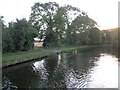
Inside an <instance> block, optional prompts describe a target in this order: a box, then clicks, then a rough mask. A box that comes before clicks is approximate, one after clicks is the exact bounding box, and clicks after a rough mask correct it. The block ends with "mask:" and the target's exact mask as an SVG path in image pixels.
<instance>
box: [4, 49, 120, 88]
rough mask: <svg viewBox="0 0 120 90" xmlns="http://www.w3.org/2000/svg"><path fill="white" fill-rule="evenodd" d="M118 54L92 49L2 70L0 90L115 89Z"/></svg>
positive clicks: (115, 51)
mask: <svg viewBox="0 0 120 90" xmlns="http://www.w3.org/2000/svg"><path fill="white" fill-rule="evenodd" d="M118 68H120V64H119V62H118V52H117V50H114V49H112V48H110V47H108V48H107V47H102V48H101V47H93V48H86V49H81V50H76V51H73V52H69V53H62V54H56V55H51V56H49V57H47V58H45V59H42V60H35V61H32V62H28V63H24V64H21V65H16V66H11V67H9V68H5V69H3V76H2V77H3V81H2V82H3V89H5V90H6V89H10V90H11V89H15V88H118V84H119V81H118Z"/></svg>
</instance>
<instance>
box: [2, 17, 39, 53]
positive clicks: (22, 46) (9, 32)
mask: <svg viewBox="0 0 120 90" xmlns="http://www.w3.org/2000/svg"><path fill="white" fill-rule="evenodd" d="M37 35H38V32H37V31H36V30H35V29H34V28H32V27H31V26H30V25H29V23H28V22H27V21H26V20H25V19H21V20H17V22H11V23H9V26H8V27H6V28H5V29H3V52H13V51H23V50H28V49H30V48H32V46H33V38H34V37H36V36H37Z"/></svg>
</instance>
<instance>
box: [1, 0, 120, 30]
mask: <svg viewBox="0 0 120 90" xmlns="http://www.w3.org/2000/svg"><path fill="white" fill-rule="evenodd" d="M35 2H41V3H45V2H57V3H58V4H59V5H61V6H63V5H65V4H69V5H72V6H75V7H78V8H80V10H82V11H85V12H86V13H87V14H88V16H89V17H90V18H92V19H93V20H95V21H96V22H97V23H98V26H99V28H100V29H109V28H116V27H118V2H119V0H0V16H4V21H5V22H6V23H8V22H11V21H15V20H16V18H18V19H21V18H26V19H27V20H29V16H30V13H31V7H32V6H33V5H34V3H35Z"/></svg>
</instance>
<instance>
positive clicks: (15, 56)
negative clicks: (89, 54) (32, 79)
mask: <svg viewBox="0 0 120 90" xmlns="http://www.w3.org/2000/svg"><path fill="white" fill-rule="evenodd" d="M90 47H101V46H75V47H59V48H47V49H43V48H41V49H35V50H30V51H22V52H15V53H5V54H3V57H2V66H0V68H6V67H9V66H13V65H17V64H22V63H26V62H30V61H33V60H37V59H43V58H46V57H48V56H50V55H52V54H60V53H66V52H71V51H74V50H77V49H80V50H82V49H87V48H90Z"/></svg>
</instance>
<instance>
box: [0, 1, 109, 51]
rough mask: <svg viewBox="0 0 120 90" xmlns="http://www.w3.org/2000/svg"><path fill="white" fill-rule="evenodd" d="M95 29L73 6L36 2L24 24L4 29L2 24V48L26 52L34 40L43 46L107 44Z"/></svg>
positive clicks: (12, 25)
mask: <svg viewBox="0 0 120 90" xmlns="http://www.w3.org/2000/svg"><path fill="white" fill-rule="evenodd" d="M0 20H3V19H2V18H1V19H0ZM97 27H98V26H97V22H95V21H94V20H93V19H91V18H90V17H89V16H88V15H87V14H86V13H85V12H84V11H81V10H80V9H79V8H77V7H73V6H71V5H65V6H60V5H59V4H57V3H55V2H48V3H39V2H37V3H35V4H34V5H33V6H32V8H31V14H30V18H29V20H28V21H27V20H26V19H25V18H23V19H21V20H18V19H17V20H16V22H10V23H9V25H8V26H5V25H4V23H3V34H2V38H3V47H2V48H3V51H4V52H13V51H23V50H29V49H32V48H33V42H34V40H33V39H34V38H35V37H37V38H39V39H40V40H41V41H43V46H44V47H61V46H65V45H67V46H68V45H70V46H80V45H101V44H103V43H107V40H108V39H107V38H109V35H108V36H107V35H106V36H105V33H106V32H103V31H100V30H99V29H98V28H97ZM107 34H108V33H107Z"/></svg>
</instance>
